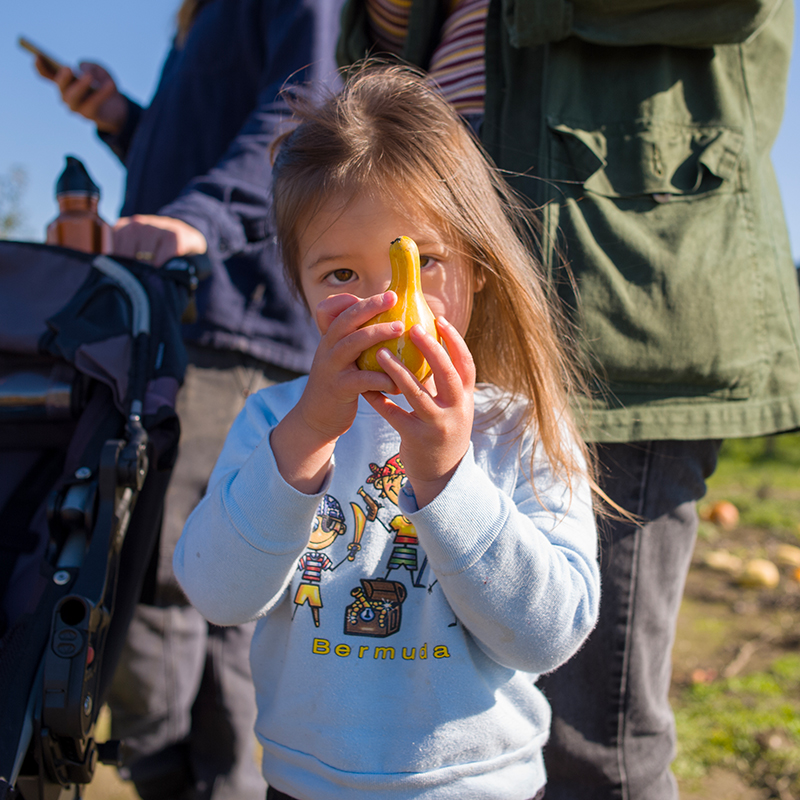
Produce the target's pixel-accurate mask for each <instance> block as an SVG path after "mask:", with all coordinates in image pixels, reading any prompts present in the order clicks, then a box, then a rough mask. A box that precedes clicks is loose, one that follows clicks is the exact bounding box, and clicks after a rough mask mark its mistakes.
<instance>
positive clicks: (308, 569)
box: [298, 553, 333, 583]
mask: <svg viewBox="0 0 800 800" xmlns="http://www.w3.org/2000/svg"><path fill="white" fill-rule="evenodd" d="M298 566H299V567H300V569H302V570H303V580H304V581H311V582H312V583H319V581H320V578H321V577H322V570H324V569H330V568H331V567H332V566H333V561H331V560H330V559H329V558H328V556H326V555H325V554H324V553H305V554H304V555H303V556H302V557H301V558H300V561H299V562H298Z"/></svg>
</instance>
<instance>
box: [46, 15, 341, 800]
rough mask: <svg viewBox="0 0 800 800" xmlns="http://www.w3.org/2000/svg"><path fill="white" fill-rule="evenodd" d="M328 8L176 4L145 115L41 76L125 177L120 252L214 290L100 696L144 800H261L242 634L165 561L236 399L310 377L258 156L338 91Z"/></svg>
mask: <svg viewBox="0 0 800 800" xmlns="http://www.w3.org/2000/svg"><path fill="white" fill-rule="evenodd" d="M339 6H340V0H292V2H286V1H284V2H279V1H278V0H184V2H183V3H182V5H181V7H180V9H179V11H178V18H177V33H176V36H175V40H174V42H173V46H172V49H171V50H170V52H169V54H168V56H167V58H166V61H165V63H164V65H163V69H162V73H161V77H160V81H159V84H158V87H157V89H156V92H155V94H154V96H153V98H152V100H151V102H150V104H149V106H148V107H147V108H144V107H142V106H140V105H139V104H137V103H136V102H134V101H133V100H131V99H130V98H128V97H126V96H125V95H124V94H122V93H121V92H120V91H119V89H118V87H117V85H116V83H115V81H114V80H113V78H112V77H111V75H110V74H109V73H108V72H107V71H106V70H105V69H104V68H103V67H101V66H99V65H97V64H93V63H88V62H84V63H82V64H81V65H80V70H81V71H80V73H79V74H77V75H76V74H74V73H73V72H72V71H71V70H70V69H69V68H63V69H62V70H61V71H60V72H58V73H57V74H55V75H53V74H52V73H48V72H47V70H46V68H45V65H44V64H43V63H42V62H41V61H38V62H37V67H38V69H39V72H40V73H41V74H42V75H44V76H45V77H47V78H50V79H52V80H54V81H55V83H56V84H57V85H58V87H59V89H60V92H61V96H62V99H63V101H64V102H65V103H66V104H67V106H68V107H69V108H70V109H71V110H72V111H75V112H76V113H78V114H80V115H82V116H84V117H86V118H87V119H89V120H90V121H92V122H93V123H95V125H96V127H97V132H98V134H99V136H100V137H101V139H102V140H103V141H104V142H105V143H106V144H108V146H109V147H110V148H111V149H112V150H113V151H114V153H115V154H116V155H117V156H118V157H119V158H120V160H121V161H122V162H123V164H124V165H125V167H126V169H127V182H126V187H125V198H124V202H123V204H122V209H121V212H120V219H119V221H118V222H117V223H116V225H115V228H114V233H113V244H114V246H113V251H114V253H115V254H117V255H122V256H129V257H133V258H137V259H139V260H143V261H148V262H151V263H153V264H155V265H156V266H158V265H161V264H163V263H164V262H165V261H167V260H168V259H169V258H171V257H172V256H174V255H183V254H190V253H203V252H206V253H207V254H208V256H209V260H210V262H211V266H212V274H211V277H210V278H209V279H208V280H206V281H205V282H204V283H202V284H201V286H200V288H199V291H198V293H197V310H198V313H197V318H196V320H195V321H194V322H192V323H190V324H187V325H186V326H185V329H184V338H185V342H186V345H187V350H188V355H189V361H190V365H189V369H188V371H187V375H186V381H185V384H184V387H183V389H182V390H181V393H180V394H179V397H178V412H179V415H180V419H181V424H182V429H183V433H182V439H181V446H180V447H181V449H180V454H179V457H178V462H177V464H176V466H175V471H174V473H173V477H172V482H171V485H170V488H169V491H168V495H167V499H166V505H165V518H164V523H163V527H162V539H161V547H160V552H159V563H158V570H157V580H156V589H155V597H154V600H153V603H152V604H149V605H144V604H140V605H139V607H138V608H137V612H136V616H135V618H134V621H133V623H132V625H131V629H130V632H129V636H128V641H127V644H126V648H125V652H124V653H123V656H122V659H121V666H120V668H119V670H118V672H117V675H116V676H115V682H114V688H113V690H112V696H111V698H110V705H111V710H112V719H113V722H112V724H113V734H114V736H115V737H117V738H121V739H123V741H124V744H125V748H124V751H125V768H124V770H123V774H125V773H126V772H127V773H129V775H130V777H131V778H132V779H133V781H134V783H135V785H136V788H137V791H138V792H139V794H140V795H141V797H142V798H145V800H148V799H149V798H169V800H176V798H192V799H194V798H213V800H228V799H229V798H230V800H233V798H236V800H251V798H252V799H253V800H255V798H263V797H264V792H265V785H264V781H263V779H262V778H261V776H260V774H259V771H258V768H257V765H256V761H255V759H254V755H253V748H254V741H255V740H254V736H253V723H254V720H255V702H254V692H253V686H252V680H251V675H250V668H249V659H248V651H249V646H250V638H251V636H252V626H248V625H244V626H239V627H235V628H225V629H223V628H218V627H215V626H210V625H208V624H207V623H206V622H205V621H204V620H203V619H202V617H200V615H199V614H198V612H197V611H195V610H194V609H193V608H192V607H191V606H190V605H189V604H188V602H187V600H186V599H185V597H184V595H183V593H182V592H181V590H180V589H179V587H178V585H177V582H176V581H175V579H174V576H173V574H172V551H173V549H174V546H175V542H176V541H177V539H178V536H179V535H180V531H181V529H182V527H183V523H184V521H185V519H186V517H187V516H188V514H189V512H190V511H191V510H192V508H193V507H194V505H195V504H196V503H197V502H198V501H199V499H200V498H201V496H202V494H203V492H204V490H205V486H206V483H207V480H208V476H209V474H210V472H211V469H212V467H213V465H214V463H215V461H216V458H217V455H218V454H219V451H220V449H221V447H222V443H223V441H224V438H225V435H226V434H227V431H228V428H229V427H230V424H231V423H232V421H233V419H234V417H235V416H236V414H237V412H238V411H239V409H240V408H241V407H242V405H243V404H244V400H245V398H246V397H247V396H248V394H250V393H252V392H254V391H256V390H258V389H260V388H262V387H264V386H265V385H268V384H269V383H274V382H278V381H282V380H286V379H288V378H293V377H295V376H297V375H298V374H299V373H303V372H306V371H307V370H308V368H309V366H310V363H311V357H312V355H313V353H314V351H315V349H316V345H317V341H318V334H317V333H316V328H315V326H314V325H313V324H312V322H311V321H310V319H309V318H308V315H307V313H306V311H305V309H304V308H303V306H302V305H301V304H300V303H299V302H298V301H297V300H295V299H294V297H293V296H292V293H291V290H290V289H289V287H288V286H287V285H286V283H285V282H284V279H283V269H282V265H281V263H280V260H279V257H278V254H277V247H276V243H275V237H274V236H273V233H272V230H271V229H270V225H269V218H270V213H271V195H270V188H269V187H270V171H271V165H270V159H269V148H270V146H271V144H272V142H273V140H274V139H275V137H276V135H277V134H278V133H279V132H280V130H281V122H282V119H283V117H284V107H283V103H282V101H281V100H280V98H279V93H280V91H281V90H282V89H283V88H284V86H285V85H286V84H287V83H292V84H297V85H298V86H300V85H301V84H306V83H311V82H313V83H314V84H315V85H320V86H322V85H326V84H327V85H330V86H336V85H337V80H338V78H337V73H336V67H335V63H334V48H335V41H336V37H337V34H338V30H339V19H338V16H339Z"/></svg>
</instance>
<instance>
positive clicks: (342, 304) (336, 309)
mask: <svg viewBox="0 0 800 800" xmlns="http://www.w3.org/2000/svg"><path fill="white" fill-rule="evenodd" d="M357 302H358V298H357V297H356V296H355V295H354V294H333V295H331V296H330V297H326V298H325V299H324V300H323V301H322V302H321V303H319V305H318V306H317V307H316V309H315V312H314V316H315V318H316V321H317V327H318V328H319V330H320V333H321V334H322V335H323V336H324V335H325V334H326V333H327V332H328V328H330V326H331V323H332V322H333V321H334V320H335V319H336V317H338V316H339V314H341V313H342V312H343V311H347V309H348V308H350V306H352V305H355V304H356V303H357Z"/></svg>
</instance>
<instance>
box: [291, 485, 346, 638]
mask: <svg viewBox="0 0 800 800" xmlns="http://www.w3.org/2000/svg"><path fill="white" fill-rule="evenodd" d="M346 532H347V524H346V523H345V520H344V514H343V513H342V507H341V506H340V505H339V501H338V500H337V499H336V498H335V497H331V495H329V494H326V495H325V496H324V497H323V498H322V500H321V501H320V504H319V506H318V507H317V513H316V514H315V516H314V522H313V524H312V526H311V536H310V537H309V540H308V544H307V545H306V546H307V547H308V550H307V551H306V552H305V553H303V555H302V556H300V560H299V561H298V562H297V569H299V570H302V573H303V575H302V577H301V579H300V585H299V586H298V587H297V592H295V596H294V605H295V608H294V612H293V613H292V619H294V615H295V614H296V613H297V609H298V608H300V606H302V605H305V604H306V603H308V605H309V608H310V609H311V615H312V617H313V618H314V625H315V626H316V627H317V628H318V627H319V610H320V609H321V608H322V593H321V592H320V581H321V580H322V573H323V572H325V571H327V570H331V571H333V570H335V569H336V567H338V566H339V564H341V563H342V561H344V559H342V561H340V562H339V564H335V565H334V563H333V561H331V559H330V558H328V556H327V555H326V554H325V553H323V552H322V551H323V550H326V549H327V548H328V547H330V546H331V545H332V544H333V543H334V542H335V541H336V539H337V538H338V537H339V536H342V535H343V534H344V533H346ZM351 560H352V559H351Z"/></svg>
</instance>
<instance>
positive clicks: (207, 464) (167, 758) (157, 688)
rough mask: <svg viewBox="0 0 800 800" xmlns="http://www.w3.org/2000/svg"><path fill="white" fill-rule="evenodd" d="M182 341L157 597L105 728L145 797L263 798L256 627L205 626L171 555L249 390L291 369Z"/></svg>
mask: <svg viewBox="0 0 800 800" xmlns="http://www.w3.org/2000/svg"><path fill="white" fill-rule="evenodd" d="M187 349H188V352H189V360H190V364H189V368H188V369H187V373H186V379H185V381H184V385H183V387H182V389H181V391H180V393H179V395H178V404H177V409H178V414H179V416H180V420H181V429H182V433H181V442H180V448H179V454H178V460H177V462H176V465H175V469H174V470H173V473H172V480H171V482H170V486H169V489H168V491H167V497H166V501H165V506H164V523H163V525H162V529H161V542H160V548H159V564H158V575H157V587H156V605H154V606H148V605H139V606H137V609H136V612H135V615H134V623H133V624H132V626H131V629H130V631H129V635H128V639H127V642H126V645H125V648H126V651H125V652H124V653H123V656H122V661H123V662H124V663H123V664H122V665H121V667H120V668H118V670H117V674H116V675H115V676H114V685H113V687H112V690H111V694H110V697H109V705H110V707H111V717H112V732H113V735H114V736H115V737H117V738H121V739H122V740H123V743H124V745H125V747H124V752H125V753H126V755H127V758H126V764H125V767H126V771H128V772H129V774H130V777H131V778H132V779H133V781H134V783H135V784H136V788H137V790H138V792H139V794H140V795H141V797H142V798H144V800H178V799H179V798H180V800H184V798H185V799H186V800H233V798H236V800H256V798H258V800H263V797H264V792H265V790H266V783H265V781H264V779H263V778H262V776H261V772H260V769H259V767H258V765H257V764H256V762H255V760H254V744H255V743H254V733H253V727H254V723H255V716H256V710H255V689H254V687H253V683H252V678H251V675H250V660H249V647H250V639H251V638H252V632H253V625H244V626H241V627H238V628H226V629H221V628H215V627H214V626H210V625H209V624H208V623H206V621H205V620H203V618H202V617H201V616H200V614H199V613H198V612H197V611H195V609H193V608H192V607H191V606H189V605H188V604H187V601H186V598H185V597H184V596H183V593H182V592H181V590H180V587H179V586H178V584H177V581H176V580H175V576H174V573H173V572H172V553H173V551H174V549H175V544H176V543H177V541H178V538H179V536H180V533H181V530H182V528H183V524H184V521H185V520H186V517H187V516H188V515H189V513H190V512H191V511H192V509H193V508H194V506H195V505H196V504H197V503H198V502H199V500H200V498H201V497H202V495H203V493H204V492H205V488H206V482H207V481H208V477H209V475H210V473H211V470H212V469H213V467H214V464H215V462H216V459H217V456H218V455H219V452H220V450H221V449H222V445H223V443H224V441H225V437H226V435H227V433H228V430H229V429H230V426H231V424H232V422H233V420H234V418H235V417H236V415H237V414H238V412H239V411H240V410H241V408H242V406H243V405H244V401H245V398H246V396H247V394H249V393H252V392H255V391H257V390H259V389H261V388H263V387H264V386H267V385H269V384H270V383H275V382H277V381H281V380H288V379H290V378H292V377H295V376H294V374H293V373H289V372H286V371H285V370H281V369H279V368H274V367H271V366H270V365H267V364H264V363H262V362H258V361H256V360H255V359H253V358H250V357H249V356H246V355H244V354H241V353H226V352H217V351H209V350H204V349H202V348H195V347H191V346H190V347H188V348H187ZM134 670H135V673H136V674H132V671H134Z"/></svg>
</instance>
